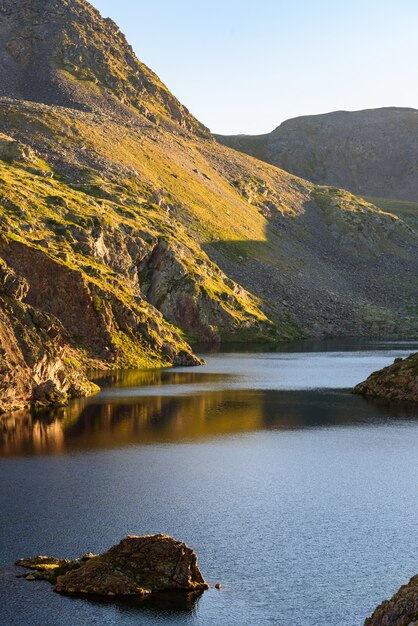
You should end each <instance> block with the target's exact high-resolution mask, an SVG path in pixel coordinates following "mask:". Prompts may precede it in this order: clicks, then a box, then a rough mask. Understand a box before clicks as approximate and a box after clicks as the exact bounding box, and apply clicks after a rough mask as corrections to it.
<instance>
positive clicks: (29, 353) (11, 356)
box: [0, 261, 97, 413]
mask: <svg viewBox="0 0 418 626" xmlns="http://www.w3.org/2000/svg"><path fill="white" fill-rule="evenodd" d="M28 290H29V285H28V283H27V281H26V280H25V279H24V278H23V277H22V276H19V275H17V274H16V273H15V272H14V271H13V270H12V269H10V268H9V267H7V266H6V264H5V263H4V262H3V261H2V262H1V264H0V413H1V412H2V411H3V410H6V409H10V408H13V407H16V408H17V407H20V406H22V405H23V404H27V403H30V404H32V405H33V406H35V407H37V408H39V407H42V406H47V405H50V404H53V405H62V404H65V403H66V401H67V398H68V397H69V396H71V397H74V396H83V395H88V394H90V393H93V392H94V390H95V389H97V388H96V387H95V385H93V384H92V383H90V382H89V381H88V380H87V378H86V375H85V372H84V368H83V366H82V359H81V358H80V356H81V355H79V354H78V353H77V350H75V349H72V348H71V347H70V346H69V342H68V336H67V335H66V333H65V330H64V328H63V327H62V325H61V324H60V323H59V321H58V320H57V319H56V318H55V317H53V316H51V315H48V314H46V313H45V312H42V311H40V310H39V309H35V308H33V307H31V306H28V305H26V304H23V303H22V299H24V298H25V296H26V295H27V293H28Z"/></svg>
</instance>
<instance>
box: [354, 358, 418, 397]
mask: <svg viewBox="0 0 418 626" xmlns="http://www.w3.org/2000/svg"><path fill="white" fill-rule="evenodd" d="M353 392H354V393H358V394H361V395H363V396H369V397H373V398H387V399H388V400H406V401H408V402H418V353H415V354H410V355H409V357H408V358H406V359H395V362H394V363H392V365H389V367H385V368H383V369H381V370H379V371H378V372H373V374H371V375H370V376H369V378H368V379H367V380H365V381H364V382H362V383H360V384H359V385H357V386H356V387H355V388H354V390H353Z"/></svg>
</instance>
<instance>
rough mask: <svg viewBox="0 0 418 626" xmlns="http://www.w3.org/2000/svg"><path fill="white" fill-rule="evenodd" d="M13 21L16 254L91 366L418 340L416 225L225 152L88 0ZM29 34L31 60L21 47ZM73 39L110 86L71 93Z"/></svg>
mask: <svg viewBox="0 0 418 626" xmlns="http://www.w3.org/2000/svg"><path fill="white" fill-rule="evenodd" d="M48 6H49V7H50V9H51V12H52V14H53V15H54V16H55V17H56V20H57V21H58V22H59V20H61V22H59V23H60V24H61V26H62V29H61V30H60V29H58V30H57V29H56V25H55V24H56V22H54V21H51V24H50V23H49V22H48V20H45V16H46V15H47V13H48ZM28 11H29V15H30V16H31V20H32V22H33V23H34V24H35V26H36V28H38V27H39V28H41V34H39V32H38V31H36V33H35V35H36V36H34V35H33V30H31V28H32V27H31V25H30V24H31V21H30V20H29V18H28V17H27V12H28ZM57 11H58V13H54V12H57ZM22 15H23V16H24V17H23V18H22ZM0 18H1V20H0V32H1V33H3V35H4V33H6V34H7V36H2V39H1V45H0V60H1V67H2V69H1V70H0V71H2V72H4V71H5V68H6V67H7V64H8V63H15V64H17V65H16V68H15V70H14V71H15V76H16V77H18V78H19V77H20V78H19V80H13V81H10V83H11V84H9V86H7V85H6V86H5V84H4V83H2V89H3V91H2V94H3V97H1V98H0V181H1V189H0V257H1V258H2V259H3V262H4V263H5V264H6V265H7V267H8V268H9V269H10V270H12V271H14V272H15V273H16V274H17V275H19V276H20V277H21V278H22V280H24V281H25V283H26V284H27V285H28V289H27V291H26V293H25V295H24V296H23V297H22V301H21V302H22V306H27V307H32V309H34V310H36V311H40V312H41V313H42V314H46V315H50V316H53V318H54V319H55V320H57V323H59V324H60V325H61V327H62V329H63V333H64V336H65V337H66V339H65V341H66V342H67V345H68V347H69V349H71V350H73V351H75V352H76V354H77V359H78V360H79V362H80V363H84V364H85V365H91V364H94V365H95V366H97V365H98V366H101V367H109V366H111V367H132V366H133V367H152V366H158V365H170V364H173V363H178V364H194V363H198V362H199V361H198V359H196V358H195V357H194V356H193V354H192V350H191V348H190V346H189V344H190V343H191V344H192V345H203V346H206V347H213V346H217V345H219V344H220V343H222V342H227V341H244V342H249V341H258V342H259V341H268V342H270V343H272V342H276V341H278V340H283V339H289V338H294V337H298V336H306V335H323V334H328V335H344V334H350V335H351V334H375V335H376V334H380V333H383V332H384V333H387V332H393V333H405V334H409V333H411V329H413V328H416V320H417V311H416V310H415V308H414V302H415V300H414V298H415V295H416V290H415V288H414V284H413V282H412V281H411V279H410V277H411V276H413V275H416V270H417V267H416V265H417V258H418V255H417V254H416V247H417V235H416V232H415V231H414V228H413V227H411V225H409V224H408V223H407V222H405V221H404V220H403V219H402V218H400V217H398V216H397V215H394V214H391V213H390V212H388V211H383V210H381V209H378V208H377V207H376V206H375V205H373V204H372V203H369V202H366V201H364V200H361V199H359V198H357V197H355V196H353V195H351V194H349V193H347V192H344V191H341V190H339V189H336V188H328V187H318V186H315V185H313V184H312V183H310V182H307V181H304V180H302V179H300V178H297V177H295V176H293V175H291V174H288V173H286V172H284V171H282V170H279V169H277V168H276V167H273V166H271V165H267V164H263V163H261V162H259V161H256V160H254V159H252V158H251V157H248V156H247V155H243V154H240V153H237V152H235V151H233V150H230V149H229V148H227V147H224V146H221V145H219V144H218V143H217V142H215V141H214V140H213V138H212V137H211V136H210V135H209V134H208V133H207V131H206V130H205V129H204V127H202V126H201V125H200V124H199V123H198V122H197V121H196V120H194V118H192V117H191V116H190V114H189V113H188V112H187V110H186V109H185V108H184V107H181V105H180V104H179V103H177V101H176V100H175V99H174V97H173V96H171V94H169V93H168V92H167V91H166V89H165V88H164V87H163V86H162V85H161V83H160V82H159V80H158V79H157V78H156V77H155V76H154V75H153V74H152V73H151V72H149V71H148V72H149V74H147V76H148V81H149V82H148V84H147V85H146V87H140V86H138V84H137V83H136V82H135V81H131V80H130V68H132V63H134V64H135V67H136V68H137V67H139V68H142V67H143V66H142V65H141V64H140V63H139V62H138V61H136V59H134V57H132V58H133V59H134V60H133V61H132V58H131V55H132V51H131V49H130V48H129V46H128V45H127V44H126V43H125V40H124V38H123V36H122V35H121V34H120V32H119V31H118V30H117V29H116V27H115V26H114V24H113V23H111V22H109V21H108V20H103V19H102V18H101V17H100V16H99V14H98V13H97V12H96V11H95V10H94V9H92V8H91V7H90V5H88V4H87V3H86V2H83V1H82V0H75V1H74V2H71V3H70V2H66V0H54V1H52V0H44V1H43V2H40V1H39V0H34V1H31V2H29V0H18V2H13V3H11V2H7V1H4V0H3V2H0ZM21 19H24V20H26V22H24V23H25V24H26V23H27V28H28V32H29V35H28V40H25V45H27V46H29V49H30V50H31V52H30V54H28V56H27V57H25V58H24V59H23V60H22V59H20V58H16V54H15V51H14V48H13V46H12V49H11V50H10V49H9V48H10V45H9V44H10V41H14V40H15V38H16V37H18V34H16V33H17V31H16V24H18V23H19V20H21ZM48 29H51V32H50V36H49V35H48V32H49V30H48ZM92 30H95V31H96V30H97V32H98V33H100V38H95V37H94V36H93V33H92ZM58 31H59V32H58ZM61 31H62V32H61ZM10 33H14V35H13V37H11V35H10ZM62 33H66V35H65V36H66V38H67V39H66V41H67V44H68V42H70V43H71V42H75V43H74V46H75V47H74V49H77V53H78V54H79V56H80V57H81V58H82V59H84V61H83V67H84V69H85V71H87V70H89V71H90V70H91V72H93V73H94V76H95V80H97V82H95V80H93V81H91V80H90V79H89V80H87V79H86V80H84V79H83V78H82V77H80V76H78V77H76V78H77V79H76V81H75V82H76V87H75V91H72V92H71V94H70V96H68V93H67V91H66V89H67V85H68V84H69V83H68V81H67V79H68V80H69V81H71V80H73V78H74V76H73V78H68V76H67V75H65V76H64V78H62V77H63V74H62V70H61V69H60V68H61V66H59V65H58V69H57V60H56V59H57V56H56V55H57V52H56V51H57V48H58V47H59V45H60V44H59V42H61V38H62V37H63V34H62ZM113 38H116V39H115V40H114V39H113ZM39 42H41V44H42V45H41V46H40V47H39ZM49 42H50V43H49ZM57 42H58V43H57ZM109 42H110V43H109ZM38 48H39V49H38ZM96 48H97V51H96V52H97V54H96V52H95V49H96ZM70 49H72V47H71V45H70ZM102 53H103V54H104V55H105V57H106V63H105V66H106V68H107V69H106V71H104V73H103V74H99V73H98V70H97V69H96V67H95V61H94V59H95V58H96V57H97V56H100V54H102ZM9 57H11V60H10V59H9ZM124 58H125V60H126V63H125V65H124V62H123V59H124ZM43 59H47V61H48V62H47V64H46V69H44V66H43V65H42V63H41V61H42V60H43ZM115 67H117V68H118V70H117V73H118V75H120V76H121V81H120V83H119V84H118V88H117V89H116V88H112V87H111V85H110V78H109V72H110V73H111V71H113V70H114V68H115ZM89 68H90V69H89ZM109 68H110V69H109ZM83 71H84V70H83ZM115 71H116V70H115ZM138 71H139V70H138ZM143 71H144V72H145V69H144V70H143ZM19 72H21V74H19ZM36 72H39V73H40V74H41V75H42V80H45V81H46V83H45V85H47V86H50V90H49V91H48V89H45V90H43V89H38V88H35V87H33V86H31V85H34V84H35V73H36ZM65 72H67V70H65ZM3 75H5V74H4V73H3ZM22 76H23V77H24V78H25V81H26V82H25V81H23V79H22V78H21V77H22ZM30 76H32V78H33V81H32V83H31V82H30V81H29V80H26V79H28V77H30ZM127 77H128V78H127ZM128 79H129V80H128ZM22 81H23V82H22ZM24 82H25V89H26V91H19V90H20V89H23V87H22V85H23V83H24ZM92 83H94V84H95V85H96V87H97V89H98V91H97V90H93V92H94V97H91V94H92V93H93V92H92ZM143 107H145V108H146V110H145V109H144V108H143ZM176 107H177V108H176ZM178 110H180V111H181V115H179V114H178ZM150 112H151V114H150ZM42 382H47V381H42Z"/></svg>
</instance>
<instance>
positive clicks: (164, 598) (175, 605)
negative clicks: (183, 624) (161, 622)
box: [74, 591, 203, 619]
mask: <svg viewBox="0 0 418 626" xmlns="http://www.w3.org/2000/svg"><path fill="white" fill-rule="evenodd" d="M202 593H203V592H201V591H199V592H195V593H184V592H181V591H178V592H174V593H173V592H169V593H156V594H152V595H151V596H149V597H145V598H129V597H127V598H126V599H124V598H118V599H117V600H115V598H106V597H103V596H87V597H86V596H82V595H81V596H77V595H76V596H74V597H80V598H82V599H83V601H85V602H88V603H89V604H92V605H101V606H103V605H110V606H111V607H112V609H113V610H115V609H116V611H117V612H118V613H120V615H121V616H122V615H130V616H133V617H136V618H137V619H140V617H141V613H144V612H147V613H151V614H154V615H155V617H159V616H160V617H163V616H164V615H170V616H173V615H183V616H186V615H193V614H194V613H196V610H197V607H198V603H199V599H200V598H201V596H202Z"/></svg>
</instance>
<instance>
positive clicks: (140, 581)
mask: <svg viewBox="0 0 418 626" xmlns="http://www.w3.org/2000/svg"><path fill="white" fill-rule="evenodd" d="M16 564H17V565H20V566H22V567H28V568H30V570H31V571H30V572H29V575H24V577H26V578H27V577H28V576H29V580H34V579H35V580H36V579H39V578H43V579H46V580H49V582H51V583H53V584H54V585H55V586H54V590H55V591H58V592H59V593H66V594H93V595H101V596H145V595H149V594H151V593H156V592H162V591H187V592H199V591H204V590H205V589H208V584H207V583H206V582H205V580H204V578H203V576H202V574H201V572H200V570H199V568H198V564H197V556H196V554H195V552H194V551H193V550H192V549H191V548H189V547H188V546H187V545H186V544H185V543H182V542H181V541H177V540H176V539H173V538H172V537H169V536H167V535H161V534H160V535H147V536H143V537H137V536H128V537H125V539H122V541H121V542H120V543H119V544H117V545H115V546H113V547H112V548H110V550H108V551H107V552H104V553H103V554H100V555H98V556H94V555H91V554H88V555H85V556H84V557H81V558H80V559H75V560H74V561H68V560H65V559H54V558H48V557H36V558H35V559H20V560H19V561H16ZM45 569H47V571H48V574H47V575H45ZM34 570H35V572H36V573H35V574H34ZM38 572H40V574H37V573H38Z"/></svg>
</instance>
